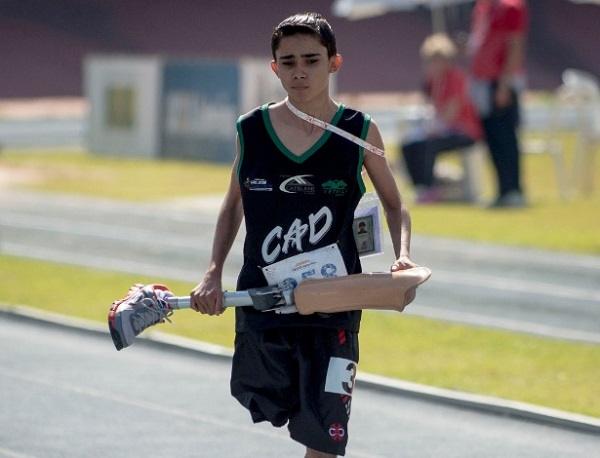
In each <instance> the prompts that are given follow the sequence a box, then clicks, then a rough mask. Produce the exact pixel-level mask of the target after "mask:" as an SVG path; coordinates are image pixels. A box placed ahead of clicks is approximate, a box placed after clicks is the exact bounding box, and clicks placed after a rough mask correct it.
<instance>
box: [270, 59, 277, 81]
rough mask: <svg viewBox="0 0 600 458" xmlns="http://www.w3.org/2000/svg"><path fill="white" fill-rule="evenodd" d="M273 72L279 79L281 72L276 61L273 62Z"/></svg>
mask: <svg viewBox="0 0 600 458" xmlns="http://www.w3.org/2000/svg"><path fill="white" fill-rule="evenodd" d="M271 70H273V73H275V75H277V78H279V71H278V69H277V62H275V61H274V60H272V61H271Z"/></svg>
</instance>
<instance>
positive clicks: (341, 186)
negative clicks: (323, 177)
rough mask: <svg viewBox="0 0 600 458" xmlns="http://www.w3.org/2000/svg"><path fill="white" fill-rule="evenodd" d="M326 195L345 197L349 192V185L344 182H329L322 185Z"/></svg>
mask: <svg viewBox="0 0 600 458" xmlns="http://www.w3.org/2000/svg"><path fill="white" fill-rule="evenodd" d="M321 186H322V187H323V192H324V193H325V194H329V195H334V196H343V195H345V194H346V192H347V191H348V184H347V183H346V182H345V181H344V180H329V181H326V182H325V183H323V184H322V185H321Z"/></svg>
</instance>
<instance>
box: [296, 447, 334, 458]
mask: <svg viewBox="0 0 600 458" xmlns="http://www.w3.org/2000/svg"><path fill="white" fill-rule="evenodd" d="M336 457H337V455H331V454H329V453H323V452H319V451H318V450H314V449H312V448H308V447H306V455H304V458H336Z"/></svg>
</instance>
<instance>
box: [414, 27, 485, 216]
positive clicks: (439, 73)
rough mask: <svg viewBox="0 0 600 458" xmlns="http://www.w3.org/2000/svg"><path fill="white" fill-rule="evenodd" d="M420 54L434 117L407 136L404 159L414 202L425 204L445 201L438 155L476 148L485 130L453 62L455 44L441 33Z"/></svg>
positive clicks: (429, 41) (463, 76)
mask: <svg viewBox="0 0 600 458" xmlns="http://www.w3.org/2000/svg"><path fill="white" fill-rule="evenodd" d="M420 53H421V58H422V60H423V66H424V72H425V76H426V81H425V94H426V95H427V97H428V99H429V100H430V101H431V103H432V105H433V107H434V111H435V115H434V117H433V119H431V120H427V121H425V120H424V121H423V122H422V123H420V124H421V125H419V126H418V128H417V129H413V130H412V131H411V132H409V133H408V135H407V136H406V137H405V139H404V143H403V144H402V155H403V157H404V162H405V164H406V168H407V171H408V173H409V175H410V178H411V180H412V183H413V185H414V186H415V195H416V199H415V200H416V202H417V203H422V204H425V203H433V202H438V201H440V200H442V199H443V197H444V196H443V192H442V189H441V188H440V187H438V186H436V182H435V176H434V173H433V169H434V164H435V159H436V156H437V155H438V153H440V152H443V151H450V150H454V149H457V148H464V147H467V146H470V145H472V144H474V143H475V142H476V141H478V140H480V139H481V138H482V137H483V130H482V128H481V125H480V122H479V119H478V117H477V114H476V111H475V107H474V106H473V104H472V103H471V100H470V98H469V91H468V83H467V77H466V74H465V73H464V72H463V71H462V70H461V69H460V68H459V67H458V65H457V64H456V63H455V62H454V58H455V56H456V53H457V48H456V46H455V45H454V43H453V42H452V40H451V39H450V38H449V37H448V36H447V35H445V34H441V33H438V34H434V35H431V36H430V37H428V38H427V39H426V40H425V42H424V43H423V45H422V46H421V50H420Z"/></svg>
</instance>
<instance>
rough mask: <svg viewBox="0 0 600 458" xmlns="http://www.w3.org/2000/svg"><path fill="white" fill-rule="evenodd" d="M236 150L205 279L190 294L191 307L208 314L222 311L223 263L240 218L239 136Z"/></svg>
mask: <svg viewBox="0 0 600 458" xmlns="http://www.w3.org/2000/svg"><path fill="white" fill-rule="evenodd" d="M236 149H237V154H236V158H235V161H234V163H233V167H232V169H231V179H230V181H229V188H228V190H227V193H226V194H225V199H224V200H223V203H222V204H221V209H220V211H219V217H218V219H217V225H216V228H215V236H214V239H213V247H212V255H211V259H210V263H209V266H208V269H207V271H206V273H205V275H204V278H203V279H202V281H201V282H200V283H199V284H198V285H197V286H196V287H195V288H194V289H193V290H192V291H191V293H190V296H191V301H190V306H191V308H192V309H194V310H196V311H197V312H200V313H203V314H208V315H220V314H221V313H222V312H223V310H224V309H223V288H222V280H221V278H222V275H223V266H224V264H225V259H226V258H227V255H228V254H229V251H230V250H231V246H232V245H233V242H234V240H235V237H236V235H237V233H238V230H239V228H240V224H241V223H242V218H243V208H242V195H241V192H240V186H239V182H238V178H237V167H238V162H239V157H240V142H239V139H237V140H236Z"/></svg>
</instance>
